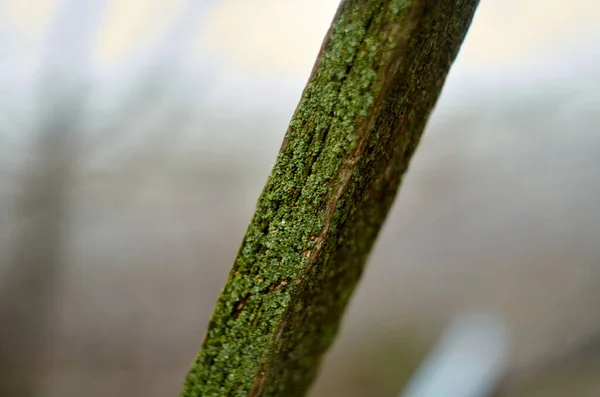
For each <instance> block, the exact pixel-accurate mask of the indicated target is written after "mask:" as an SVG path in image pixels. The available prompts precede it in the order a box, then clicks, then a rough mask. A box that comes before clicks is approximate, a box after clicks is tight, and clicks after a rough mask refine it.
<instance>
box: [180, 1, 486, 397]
mask: <svg viewBox="0 0 600 397" xmlns="http://www.w3.org/2000/svg"><path fill="white" fill-rule="evenodd" d="M476 4H477V1H475V0H469V1H461V0H444V1H434V0H430V1H429V0H428V1H425V0H422V1H417V0H414V1H409V0H404V1H402V0H393V1H390V0H379V1H368V0H348V1H343V2H342V3H341V5H340V9H339V10H338V13H337V15H336V17H335V19H334V22H333V23H332V27H331V29H330V32H329V33H328V37H327V38H326V41H325V44H324V46H323V49H322V51H321V53H320V55H319V58H318V59H317V63H316V66H315V69H314V71H313V73H312V75H311V77H310V79H309V81H308V83H307V86H306V88H305V90H304V92H303V94H302V98H301V100H300V103H299V105H298V107H297V109H296V112H295V114H294V116H293V118H292V120H291V121H290V125H289V129H288V131H287V133H286V136H285V138H284V142H283V145H282V147H281V150H280V153H279V155H278V157H277V162H276V164H275V166H274V168H273V170H272V172H271V175H270V177H269V179H268V181H267V184H266V186H265V188H264V190H263V192H262V194H261V196H260V198H259V200H258V204H257V207H256V212H255V214H254V217H253V219H252V221H251V223H250V226H249V227H248V230H247V232H246V236H245V237H244V240H243V242H242V245H241V248H240V250H239V253H238V256H237V258H236V260H235V263H234V266H233V269H232V271H231V273H230V276H229V280H228V282H227V284H226V286H225V288H224V290H223V292H222V295H221V298H220V299H219V302H218V303H217V307H216V309H215V312H214V314H213V317H212V319H211V322H210V325H209V330H208V333H207V336H206V339H205V341H204V344H203V346H202V350H201V352H200V354H199V355H198V357H197V359H196V361H195V363H194V365H193V367H192V369H191V371H190V373H189V376H188V378H187V380H186V383H185V387H184V391H183V394H182V396H184V397H199V396H203V397H208V396H247V395H250V396H258V395H261V396H267V395H268V396H275V395H277V396H295V395H298V396H300V395H303V394H304V392H305V391H306V390H307V388H308V387H309V385H310V384H311V382H312V380H313V379H314V377H315V376H316V373H317V370H318V367H319V362H320V359H321V357H322V355H323V353H324V352H325V351H326V350H327V348H328V347H329V346H330V344H331V342H332V341H333V338H334V337H335V335H336V333H337V329H338V325H339V322H340V319H341V316H342V314H343V311H344V308H345V307H346V304H347V302H348V299H349V298H350V296H351V294H352V292H353V290H354V287H355V286H356V284H357V282H358V280H359V278H360V275H361V273H362V269H363V266H364V263H365V262H366V260H367V257H368V254H369V252H370V250H371V247H372V245H373V243H374V241H375V238H376V237H377V234H378V232H379V230H380V228H381V225H382V224H383V222H384V220H385V217H386V215H387V212H388V210H389V208H390V206H391V204H392V202H393V199H394V197H395V194H396V191H397V189H398V186H399V184H400V180H401V177H402V175H403V173H404V172H405V171H406V169H407V167H408V162H409V160H410V157H411V156H412V154H413V153H414V150H415V149H416V145H417V143H418V141H419V138H420V136H421V134H422V132H423V129H424V127H425V123H426V119H427V117H428V115H429V113H430V111H431V109H432V108H433V106H434V105H435V102H436V101H437V97H438V95H439V93H440V90H441V84H442V83H443V81H444V79H445V77H446V74H447V72H448V69H449V67H450V65H451V63H452V61H453V60H454V57H455V56H456V53H457V51H458V48H459V46H460V44H461V42H462V39H463V37H464V34H465V33H466V30H467V28H468V26H469V23H470V20H471V17H472V15H473V12H474V8H475V6H476ZM450 16H451V18H452V19H451V20H448V18H450Z"/></svg>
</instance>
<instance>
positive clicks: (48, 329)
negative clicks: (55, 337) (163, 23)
mask: <svg viewBox="0 0 600 397" xmlns="http://www.w3.org/2000/svg"><path fill="white" fill-rule="evenodd" d="M103 6H104V4H103V2H101V1H100V2H90V3H88V2H80V1H78V0H62V1H61V2H60V4H58V7H57V8H58V11H57V13H56V15H55V17H54V20H53V23H52V26H51V28H50V30H49V32H48V37H47V38H46V40H47V43H46V46H45V48H44V50H45V53H44V54H43V57H42V64H41V75H40V80H39V82H38V84H39V85H38V87H37V88H38V91H37V94H38V96H37V99H38V100H39V102H36V105H38V107H37V109H36V116H37V117H36V120H35V126H34V129H35V132H34V134H33V136H34V139H33V145H32V150H31V152H32V156H31V157H28V158H27V160H28V161H27V162H26V169H25V172H24V175H23V177H22V179H21V181H20V182H22V185H21V186H20V188H21V189H20V191H19V193H20V194H19V195H18V196H19V197H18V201H17V203H15V215H16V217H15V218H16V222H17V223H18V225H19V227H17V231H16V233H15V235H16V236H15V243H14V245H13V247H11V249H12V251H11V255H10V263H9V269H8V272H7V275H6V276H5V279H4V280H2V281H3V285H2V288H1V289H0V397H34V396H37V395H38V393H39V386H40V383H42V382H43V377H44V372H45V371H44V370H45V368H47V361H48V360H47V358H48V357H47V352H48V345H49V342H50V341H51V335H52V329H53V326H52V322H51V312H52V309H53V308H54V301H55V297H56V294H57V292H58V283H59V282H60V277H61V274H62V271H63V268H64V266H63V264H64V258H63V254H64V249H65V235H66V226H67V220H68V219H67V212H68V211H67V209H68V208H67V205H68V191H69V187H70V184H71V183H72V180H73V177H74V171H75V169H76V168H75V166H76V156H77V147H78V144H79V142H78V138H79V131H78V128H79V127H80V123H81V119H82V118H83V116H84V112H85V106H86V101H87V94H88V90H87V84H88V76H87V73H88V71H87V65H88V56H89V48H90V46H89V43H90V42H91V40H92V39H93V38H94V35H95V31H96V29H97V27H98V26H99V23H98V22H99V21H101V17H102V12H101V11H102V9H103ZM72 21H77V22H78V23H73V22H72ZM26 133H27V132H24V134H26Z"/></svg>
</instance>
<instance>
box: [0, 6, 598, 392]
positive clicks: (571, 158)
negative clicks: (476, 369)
mask: <svg viewBox="0 0 600 397" xmlns="http://www.w3.org/2000/svg"><path fill="white" fill-rule="evenodd" d="M338 3H339V2H338V1H335V0H253V1H245V0H171V1H164V0H143V1H142V0H119V1H116V0H104V1H101V0H86V1H77V0H29V1H24V0H0V54H1V55H0V397H71V396H73V397H75V396H80V395H86V396H90V397H93V396H111V397H136V396H140V397H141V396H144V397H153V396H156V397H164V396H176V395H178V393H179V391H180V389H181V386H182V383H183V379H184V377H185V375H186V373H187V370H188V367H189V365H190V363H191V362H192V360H193V359H194V357H195V355H196V353H197V351H198V349H199V346H200V344H201V342H202V339H203V337H204V332H205V329H206V326H207V323H208V319H209V316H210V314H211V311H212V308H213V305H214V303H215V301H216V299H217V297H218V295H219V292H220V289H221V287H222V286H223V284H224V282H225V279H226V276H227V274H228V272H229V269H230V266H231V264H232V262H233V259H234V257H235V254H236V251H237V248H238V246H239V243H240V242H241V239H242V236H243V234H244V232H245V229H246V226H247V224H248V222H249V220H250V217H251V215H252V213H253V209H254V204H255V202H256V199H257V197H258V195H259V193H260V191H261V189H262V186H263V184H264V182H265V181H266V178H267V176H268V174H269V170H270V168H271V166H272V164H273V161H274V160H275V157H276V154H277V151H278V149H279V145H280V143H281V140H282V138H283V135H284V133H285V130H286V128H287V123H288V121H289V119H290V117H291V115H292V113H293V111H294V108H295V106H296V104H297V101H298V99H299V98H300V94H301V91H302V89H303V87H304V84H305V82H306V79H307V78H308V75H309V72H310V69H311V67H312V65H313V62H314V59H315V57H316V55H317V52H318V50H319V47H320V45H321V41H322V39H323V37H324V35H325V32H326V30H327V28H328V26H329V23H330V21H331V18H332V17H333V15H334V13H335V10H336V8H337V6H338ZM599 12H600V3H598V2H596V1H594V0H571V1H569V2H565V1H559V0H529V1H526V2H525V1H517V0H483V1H482V2H481V4H480V6H479V10H478V12H477V14H476V16H475V20H474V22H473V25H472V27H471V30H470V32H469V34H468V36H467V39H466V41H465V43H464V45H463V48H462V50H461V53H460V55H459V58H458V60H457V61H456V63H455V65H454V67H453V69H452V72H451V74H450V76H449V78H448V81H447V84H446V86H445V89H444V92H443V94H442V97H441V99H440V101H439V103H438V106H437V108H436V110H435V112H434V113H433V115H432V117H431V120H430V122H429V125H428V127H427V130H426V133H425V136H424V138H423V140H422V143H421V145H420V147H419V149H418V152H417V153H416V155H415V157H414V160H413V162H412V164H411V167H410V170H409V172H408V174H407V176H406V178H405V180H404V183H403V185H402V188H401V191H400V194H399V196H398V198H397V200H396V203H395V206H394V208H393V211H392V212H391V214H390V216H389V218H388V221H387V224H386V226H385V228H384V230H383V232H382V234H381V236H380V239H379V241H378V243H377V246H376V249H375V250H374V252H373V254H372V256H371V259H370V263H369V265H368V267H367V270H366V272H365V274H364V277H363V280H362V282H361V284H360V286H359V288H358V290H357V292H356V294H355V296H354V298H353V300H352V302H351V306H350V308H349V310H348V312H347V315H346V317H345V320H344V324H343V327H342V330H341V333H340V335H339V338H338V340H337V342H336V344H335V346H334V348H333V349H332V350H331V352H330V354H329V355H328V356H327V358H326V360H325V362H324V363H323V369H322V372H321V376H320V378H319V380H318V382H317V383H316V384H315V386H314V387H313V389H312V397H319V396H342V395H343V396H346V397H354V396H357V397H358V396H367V395H368V396H375V397H378V396H381V397H387V396H390V397H391V396H395V395H397V393H398V392H399V391H400V389H401V386H402V385H403V384H404V382H405V380H406V378H407V376H408V375H409V374H410V373H411V371H412V370H413V369H414V368H415V366H416V365H418V363H419V361H420V360H421V358H422V357H423V355H424V354H425V353H426V352H427V351H429V349H430V348H431V346H432V343H433V342H434V341H435V338H437V336H438V335H439V334H440V332H441V330H442V328H443V327H444V326H445V325H446V324H447V323H448V321H449V319H450V318H451V317H452V316H454V315H455V314H456V313H458V312H461V311H464V310H471V309H476V310H483V311H488V312H493V313H497V314H499V315H501V316H504V318H506V320H507V322H508V324H509V327H510V332H511V336H512V342H513V344H512V345H511V350H510V371H509V374H508V377H507V382H506V384H505V387H504V388H503V390H502V391H501V392H500V395H506V396H508V395H510V396H517V395H527V396H565V395H577V396H597V395H599V393H600V376H598V374H600V311H598V305H599V304H600V288H598V285H600V242H599V241H598V235H599V233H600V211H598V210H597V208H596V206H597V205H598V203H599V202H600V173H599V172H597V170H598V169H599V168H600V133H599V132H600V131H599V130H598V124H599V123H600V114H599V113H598V109H599V108H600V75H599V74H598V72H597V71H598V69H599V68H600V44H599V43H600V25H599V24H598V23H597V22H598V20H597V18H598V17H597V16H598V15H599Z"/></svg>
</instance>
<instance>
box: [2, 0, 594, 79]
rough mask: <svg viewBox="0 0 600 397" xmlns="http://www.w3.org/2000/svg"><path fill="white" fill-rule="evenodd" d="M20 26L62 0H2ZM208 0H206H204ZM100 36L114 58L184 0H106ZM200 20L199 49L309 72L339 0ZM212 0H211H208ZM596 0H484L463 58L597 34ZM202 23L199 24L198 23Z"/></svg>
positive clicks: (480, 59)
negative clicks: (106, 11) (107, 6)
mask: <svg viewBox="0 0 600 397" xmlns="http://www.w3.org/2000/svg"><path fill="white" fill-rule="evenodd" d="M3 1H5V2H6V4H7V5H8V7H7V9H8V10H7V11H8V12H9V13H10V18H11V20H12V21H14V24H15V27H17V28H18V29H19V30H20V32H21V33H24V34H26V35H30V36H31V37H36V36H39V35H41V34H42V32H43V31H44V27H45V24H46V23H47V21H48V20H49V17H50V13H51V11H52V10H53V9H54V8H55V6H56V4H57V3H58V1H57V0H29V1H25V0H3ZM204 1H206V0H204ZM108 2H109V11H108V15H106V23H105V25H104V26H103V28H102V31H101V35H100V37H99V38H98V42H97V45H98V47H97V53H98V54H99V55H100V58H101V59H104V60H110V59H113V58H115V57H117V56H119V55H122V54H123V53H126V52H127V51H128V50H131V49H132V48H135V47H136V46H139V45H140V44H141V43H142V42H143V41H144V40H147V39H148V38H149V37H150V38H151V37H153V34H155V33H156V32H157V31H158V30H159V29H161V28H164V27H165V26H167V25H168V23H169V21H170V20H172V19H171V18H173V17H175V15H176V14H177V12H178V11H179V10H180V9H181V7H182V6H183V4H184V2H185V0H170V1H166V0H118V1H117V0H108ZM213 3H214V4H215V5H214V6H211V7H208V15H205V19H204V21H205V23H204V24H203V25H201V26H199V28H198V40H197V41H196V42H197V46H196V48H197V50H198V51H199V52H201V53H204V54H211V55H214V56H217V57H221V58H222V59H224V62H226V63H227V64H228V65H229V66H230V67H232V68H234V69H236V70H238V71H239V72H241V73H243V74H246V73H250V74H254V73H256V72H259V73H261V74H265V75H271V76H280V77H283V78H295V77H299V76H300V77H304V76H305V75H306V73H307V71H308V70H310V68H311V66H312V63H313V61H314V57H315V55H316V53H317V51H318V48H319V46H320V44H321V40H322V37H323V35H324V33H325V31H326V29H327V27H328V25H329V22H330V20H331V18H332V16H333V14H334V12H335V9H336V7H337V5H338V3H339V1H338V0H302V1H300V0H252V1H248V0H220V1H214V2H213ZM207 4H208V1H207ZM599 13H600V2H597V1H594V0H571V1H568V2H567V1H564V0H483V1H482V2H481V5H480V7H479V10H478V13H477V16H476V18H475V21H474V23H473V25H472V28H471V31H470V33H469V37H468V39H467V42H466V43H465V46H464V47H463V52H462V54H461V62H462V63H463V64H465V65H467V66H470V67H475V68H480V67H489V66H492V65H494V66H510V65H511V64H514V63H517V62H521V61H523V60H526V59H530V58H531V59H533V58H535V57H536V56H538V55H539V54H541V53H543V52H547V51H552V50H553V49H554V48H555V47H557V46H567V45H573V43H577V42H580V41H586V38H587V40H588V41H591V40H593V36H597V35H599V34H600V25H599V24H597V23H596V22H597V15H599ZM199 25H200V24H199Z"/></svg>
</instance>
